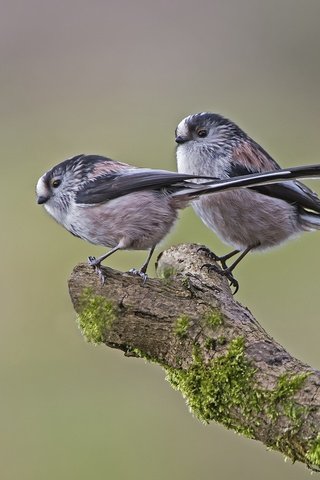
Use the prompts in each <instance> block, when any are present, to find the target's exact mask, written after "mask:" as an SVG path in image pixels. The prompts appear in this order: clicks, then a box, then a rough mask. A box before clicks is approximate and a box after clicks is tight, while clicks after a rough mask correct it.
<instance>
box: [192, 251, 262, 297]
mask: <svg viewBox="0 0 320 480" xmlns="http://www.w3.org/2000/svg"><path fill="white" fill-rule="evenodd" d="M252 248H254V247H253V246H250V247H247V248H246V249H245V250H243V252H241V254H240V255H239V257H238V258H237V259H236V260H235V261H234V262H233V264H232V265H230V267H227V265H226V263H225V262H226V260H227V259H228V258H231V257H232V256H233V255H235V254H236V253H239V252H238V251H237V250H235V251H233V252H231V253H229V255H225V257H227V258H224V260H223V261H222V262H221V264H222V268H220V267H218V266H217V265H211V264H210V263H206V264H204V265H202V267H201V268H204V267H207V268H208V270H209V271H210V270H211V271H212V270H213V271H214V272H217V273H219V274H220V275H224V276H225V277H227V279H228V280H229V282H230V285H231V286H232V287H234V292H233V295H235V294H236V293H237V291H238V290H239V282H238V281H237V280H236V279H235V278H234V276H233V274H232V272H233V270H234V269H235V267H236V266H237V265H238V263H239V262H241V260H242V259H243V258H244V257H245V256H246V255H247V253H249V252H250V250H252Z"/></svg>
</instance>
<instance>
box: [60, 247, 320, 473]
mask: <svg viewBox="0 0 320 480" xmlns="http://www.w3.org/2000/svg"><path fill="white" fill-rule="evenodd" d="M198 248H199V245H180V246H176V247H172V248H170V249H169V250H167V251H165V252H163V253H162V254H161V255H160V257H159V259H158V265H157V271H158V274H159V275H160V278H158V279H151V278H149V279H148V281H147V282H146V283H145V284H142V281H141V278H139V277H135V276H132V275H130V274H128V273H120V272H116V271H114V270H111V269H110V268H106V269H105V271H106V275H107V281H106V283H105V285H103V286H102V285H101V284H100V281H99V279H98V276H97V275H96V274H95V273H94V272H93V270H92V268H91V267H89V266H87V265H83V264H82V265H78V266H77V267H75V269H74V271H73V273H72V276H71V279H70V282H69V289H70V295H71V299H72V302H73V305H74V308H75V310H76V311H77V313H78V318H79V324H80V327H81V330H82V332H83V334H84V335H85V337H86V338H87V339H88V340H89V341H92V342H94V343H101V342H102V343H104V344H105V345H107V346H109V347H112V348H118V349H120V350H123V351H124V352H125V354H126V355H130V356H137V357H144V358H147V359H149V360H150V361H153V362H156V363H159V364H161V365H162V366H163V368H164V369H165V370H166V372H167V378H168V380H169V381H170V382H171V384H172V385H173V386H174V387H175V388H176V389H178V390H180V391H181V393H182V394H183V396H184V397H185V398H186V401H187V403H188V405H189V406H190V408H191V410H192V411H193V412H194V414H195V415H196V416H197V417H198V418H199V419H200V420H202V421H204V422H210V421H212V420H215V421H218V422H220V423H222V424H224V425H225V426H226V427H228V428H232V429H233V430H235V431H237V432H239V433H242V434H244V435H246V436H249V437H251V438H253V439H256V440H260V441H261V442H263V443H264V444H265V445H267V446H268V447H271V448H273V449H275V450H278V451H280V452H282V453H284V454H285V455H286V456H288V457H290V458H291V459H292V460H293V461H295V460H299V461H301V462H304V463H305V464H306V465H307V466H308V467H309V468H312V469H315V470H316V469H318V468H320V433H319V432H320V390H319V388H320V372H319V371H316V370H314V369H312V368H311V367H310V366H308V365H306V364H304V363H302V362H301V361H299V360H297V359H296V358H294V357H292V356H291V355H290V354H289V353H288V352H287V351H286V350H285V349H284V348H283V347H282V346H281V345H279V344H278V343H277V342H275V341H274V340H273V339H272V338H271V337H270V336H269V335H268V334H267V333H266V331H265V330H264V329H263V328H262V327H261V326H260V325H259V323H258V322H257V320H255V318H254V317H253V316H252V314H251V313H250V311H249V310H248V309H247V308H245V307H243V306H242V305H240V304H239V303H238V302H237V301H236V300H235V298H233V296H232V294H231V291H230V288H229V286H228V282H227V281H226V279H225V278H223V277H221V276H220V275H217V274H214V273H210V274H208V272H207V270H206V269H202V270H201V266H202V265H203V263H205V262H207V261H208V259H207V258H206V256H205V254H204V253H201V252H198Z"/></svg>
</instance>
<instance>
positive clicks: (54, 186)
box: [51, 178, 61, 188]
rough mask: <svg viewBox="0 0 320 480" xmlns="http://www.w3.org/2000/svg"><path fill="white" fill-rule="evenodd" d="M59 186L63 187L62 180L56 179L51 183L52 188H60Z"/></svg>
mask: <svg viewBox="0 0 320 480" xmlns="http://www.w3.org/2000/svg"><path fill="white" fill-rule="evenodd" d="M59 185H61V180H60V178H54V179H53V180H52V182H51V186H52V188H58V187H59Z"/></svg>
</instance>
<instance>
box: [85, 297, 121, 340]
mask: <svg viewBox="0 0 320 480" xmlns="http://www.w3.org/2000/svg"><path fill="white" fill-rule="evenodd" d="M116 318H117V309H116V308H115V306H114V304H113V303H112V302H111V301H110V300H107V299H106V298H104V297H102V296H100V295H95V294H94V293H93V292H92V290H91V289H89V288H86V289H84V290H83V292H82V295H81V298H80V312H79V314H78V324H79V327H80V330H81V332H82V334H83V336H84V337H85V338H86V340H87V341H88V342H91V343H94V344H99V343H102V342H103V341H104V335H105V332H106V330H107V329H109V328H110V327H111V325H112V323H113V322H114V320H115V319H116Z"/></svg>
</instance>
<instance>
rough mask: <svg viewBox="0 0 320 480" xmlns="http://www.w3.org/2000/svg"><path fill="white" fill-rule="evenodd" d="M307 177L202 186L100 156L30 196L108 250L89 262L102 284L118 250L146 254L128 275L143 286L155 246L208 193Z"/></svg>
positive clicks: (72, 165) (282, 175)
mask: <svg viewBox="0 0 320 480" xmlns="http://www.w3.org/2000/svg"><path fill="white" fill-rule="evenodd" d="M309 174H310V175H311V176H320V166H319V165H318V166H311V167H303V168H295V169H292V170H290V169H286V170H279V171H277V172H270V173H266V174H254V175H248V176H241V177H240V178H234V179H227V180H223V181H213V180H212V179H211V181H210V182H208V177H207V176H206V175H204V176H202V175H194V174H181V173H176V172H175V173H174V172H169V171H166V170H152V169H148V168H136V167H134V166H132V165H128V164H126V163H120V162H116V161H114V160H111V159H110V158H106V157H103V156H100V155H83V154H81V155H77V156H75V157H73V158H70V159H68V160H65V161H63V162H62V163H59V164H58V165H56V166H55V167H53V168H52V169H51V170H49V171H48V172H46V173H45V174H44V175H43V176H42V177H41V178H40V179H39V180H38V183H37V186H36V194H37V201H38V203H39V204H43V205H44V207H45V209H46V210H47V212H48V213H49V214H50V215H51V216H52V217H53V218H54V219H55V220H56V221H57V222H58V223H60V224H61V225H62V226H63V227H65V228H66V229H67V230H68V231H69V232H71V233H72V234H73V235H75V236H77V237H80V238H82V239H84V240H87V241H88V242H91V243H93V244H96V245H103V246H106V247H110V248H111V250H110V251H109V252H107V253H106V254H105V255H102V256H101V257H99V258H95V257H89V264H90V265H92V266H93V267H95V269H96V270H97V272H98V273H99V275H100V277H101V280H102V281H104V276H103V274H102V272H101V268H100V264H101V262H102V261H103V260H104V259H105V258H107V257H108V256H109V255H111V254H112V253H114V252H116V251H117V250H122V249H125V250H149V254H148V257H147V259H146V262H145V263H144V264H143V266H142V267H141V268H140V269H139V270H136V269H132V272H133V273H135V274H139V275H140V276H141V277H142V278H143V279H144V280H145V279H146V271H147V267H148V264H149V261H150V259H151V256H152V253H153V251H154V249H155V247H156V245H157V244H158V243H159V242H160V241H161V240H162V239H163V238H164V237H165V236H166V235H167V233H169V231H170V229H171V227H172V226H173V225H174V223H175V221H176V219H177V214H178V210H179V209H181V208H184V207H186V206H187V205H188V203H189V201H190V200H192V199H195V198H197V197H198V196H200V195H204V194H206V193H208V192H219V191H221V190H226V189H229V188H240V187H246V186H248V185H260V184H262V183H266V182H267V183H270V182H271V183H272V182H275V181H277V180H285V179H290V178H295V177H296V176H305V175H309ZM210 178H211V177H210ZM192 179H194V180H196V181H197V182H200V181H202V182H204V181H205V183H202V184H199V183H196V182H195V181H190V180H192Z"/></svg>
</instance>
